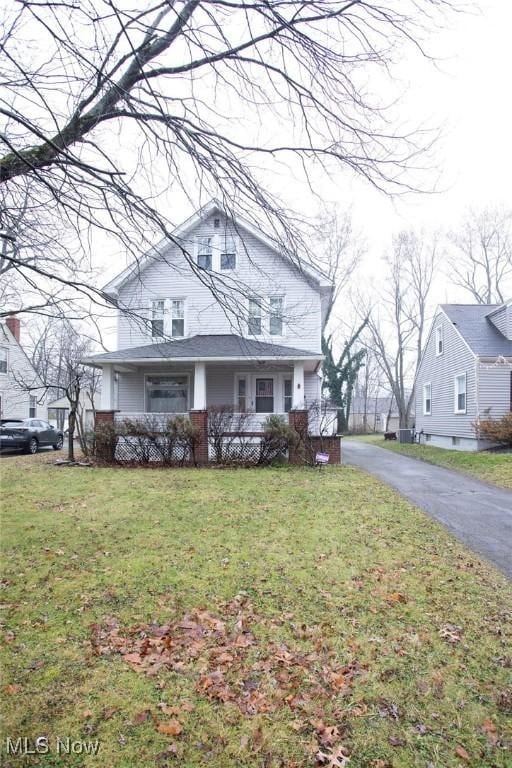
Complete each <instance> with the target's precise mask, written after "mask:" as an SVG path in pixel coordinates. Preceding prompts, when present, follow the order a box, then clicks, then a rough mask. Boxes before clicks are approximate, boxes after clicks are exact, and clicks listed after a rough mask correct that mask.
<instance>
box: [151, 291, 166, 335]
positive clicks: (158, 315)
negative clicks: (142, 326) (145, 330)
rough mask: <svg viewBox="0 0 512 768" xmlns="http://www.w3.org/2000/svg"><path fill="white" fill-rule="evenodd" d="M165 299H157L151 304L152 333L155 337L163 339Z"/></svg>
mask: <svg viewBox="0 0 512 768" xmlns="http://www.w3.org/2000/svg"><path fill="white" fill-rule="evenodd" d="M164 314H165V301H164V299H156V300H155V301H153V303H152V305H151V335H152V337H153V338H154V339H161V338H163V335H164Z"/></svg>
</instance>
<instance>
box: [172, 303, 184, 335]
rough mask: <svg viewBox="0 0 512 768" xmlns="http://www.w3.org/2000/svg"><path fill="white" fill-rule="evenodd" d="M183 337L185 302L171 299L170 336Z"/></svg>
mask: <svg viewBox="0 0 512 768" xmlns="http://www.w3.org/2000/svg"><path fill="white" fill-rule="evenodd" d="M184 335H185V301H184V300H183V299H171V336H184Z"/></svg>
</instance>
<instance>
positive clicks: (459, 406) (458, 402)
mask: <svg viewBox="0 0 512 768" xmlns="http://www.w3.org/2000/svg"><path fill="white" fill-rule="evenodd" d="M466 389H467V379H466V374H465V373H461V374H459V376H456V377H455V413H466V399H467V398H466Z"/></svg>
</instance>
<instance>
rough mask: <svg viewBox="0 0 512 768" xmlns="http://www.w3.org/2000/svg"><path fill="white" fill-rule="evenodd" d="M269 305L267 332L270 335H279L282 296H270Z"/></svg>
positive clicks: (280, 331) (280, 333)
mask: <svg viewBox="0 0 512 768" xmlns="http://www.w3.org/2000/svg"><path fill="white" fill-rule="evenodd" d="M269 307H270V315H269V323H268V330H269V333H270V334H271V335H272V336H281V335H282V333H283V297H282V296H271V297H270V299H269Z"/></svg>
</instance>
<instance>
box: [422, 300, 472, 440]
mask: <svg viewBox="0 0 512 768" xmlns="http://www.w3.org/2000/svg"><path fill="white" fill-rule="evenodd" d="M439 325H442V327H443V337H444V348H443V353H442V354H441V355H439V356H436V349H435V336H436V334H435V329H436V327H437V326H439ZM462 373H465V374H466V413H465V414H456V413H455V406H454V404H455V381H454V380H455V376H458V375H459V374H462ZM428 382H430V383H431V384H432V408H431V415H430V416H424V415H423V385H424V384H426V383H428ZM415 400H416V431H417V432H421V431H422V430H423V432H424V433H425V434H429V435H441V436H447V437H451V436H456V437H464V438H473V439H474V438H475V431H474V427H473V424H474V422H475V421H476V419H477V384H476V360H475V356H474V355H473V353H472V352H471V351H470V350H469V348H468V347H467V345H466V344H465V342H464V341H463V340H462V339H461V337H460V335H459V334H458V332H457V331H456V330H455V328H454V326H453V324H452V323H451V322H450V320H449V319H448V318H447V317H446V315H445V314H444V313H443V312H439V313H438V315H437V316H436V318H435V319H434V322H433V324H432V329H431V332H430V335H429V338H428V341H427V344H426V347H425V350H424V352H423V358H422V361H421V365H420V369H419V371H418V376H417V379H416V384H415Z"/></svg>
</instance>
